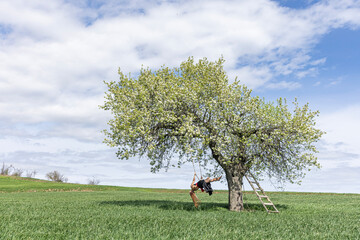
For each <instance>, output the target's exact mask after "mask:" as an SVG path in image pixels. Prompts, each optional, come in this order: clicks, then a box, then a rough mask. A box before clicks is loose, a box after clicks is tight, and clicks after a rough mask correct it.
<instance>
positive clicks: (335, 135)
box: [0, 0, 360, 193]
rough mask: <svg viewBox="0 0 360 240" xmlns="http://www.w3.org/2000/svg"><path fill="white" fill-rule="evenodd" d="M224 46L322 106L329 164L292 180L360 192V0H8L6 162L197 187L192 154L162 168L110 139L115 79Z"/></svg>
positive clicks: (232, 59)
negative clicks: (124, 157) (118, 152)
mask: <svg viewBox="0 0 360 240" xmlns="http://www.w3.org/2000/svg"><path fill="white" fill-rule="evenodd" d="M221 55H223V56H224V58H225V60H226V63H225V68H226V70H227V72H228V74H229V76H230V78H231V79H234V78H235V76H238V78H239V79H240V80H241V81H242V83H244V84H246V85H248V86H249V87H251V88H253V89H254V94H255V95H259V96H261V97H265V98H266V99H268V100H274V99H276V98H278V97H286V98H288V99H289V100H292V99H294V98H295V97H297V98H298V99H299V101H300V102H301V103H306V102H309V103H310V106H311V109H313V110H316V109H317V110H320V117H319V118H318V128H320V129H322V130H325V131H326V132H327V134H326V135H325V136H324V137H323V139H322V140H321V142H319V144H318V149H319V150H320V153H319V154H318V157H319V161H320V163H321V165H322V169H321V170H316V171H312V172H310V173H308V175H307V177H306V178H305V179H304V181H303V184H302V185H301V186H298V185H290V184H288V185H286V187H285V190H287V191H312V192H356V193H360V184H359V182H360V148H359V143H360V141H359V140H360V139H359V138H360V137H359V136H360V127H359V124H358V120H359V119H360V97H359V96H360V67H359V66H360V1H359V0H328V1H314V0H278V1H270V0H252V1H247V0H236V1H235V0H234V1H233V0H221V1H220V0H206V1H205V0H204V1H202V0H198V1H191V0H169V1H166V0H158V1H155V0H154V1H145V0H135V1H131V0H108V1H105V0H48V1H43V0H31V1H29V0H0V163H3V162H4V163H5V164H7V165H10V164H12V165H14V166H15V167H17V168H22V169H24V170H28V171H32V170H36V171H37V172H38V174H37V175H36V177H38V178H45V174H46V173H47V172H50V171H53V170H58V171H60V172H61V173H63V174H64V175H65V176H66V177H67V178H68V179H69V181H70V182H78V183H87V181H88V180H89V179H91V178H93V177H95V178H96V179H99V180H100V183H101V184H108V185H122V186H139V187H164V188H188V185H189V182H190V181H191V178H192V174H193V170H192V166H191V164H189V165H186V166H184V167H183V168H182V169H180V170H179V169H170V170H169V171H168V172H164V171H162V172H160V173H158V174H152V173H150V171H149V170H150V167H149V164H148V162H147V161H146V159H142V160H141V161H139V160H138V159H132V160H129V161H120V160H118V159H117V158H116V156H115V154H114V149H110V148H109V147H107V146H106V145H104V144H103V143H102V140H103V135H102V133H101V130H102V129H104V128H106V122H107V121H108V119H109V118H110V117H111V116H110V115H109V114H108V113H107V112H104V111H102V110H100V109H99V108H98V106H99V105H101V104H102V103H103V101H104V92H105V91H106V89H105V86H104V84H103V81H104V80H106V81H110V80H117V79H118V77H117V70H118V68H119V67H120V68H121V69H122V71H123V72H126V73H127V72H131V73H134V74H136V72H137V71H138V70H139V69H140V67H141V65H144V66H149V67H151V68H158V67H159V66H161V65H163V64H166V65H167V66H170V67H174V66H177V65H179V63H180V62H182V61H184V60H186V59H187V58H188V57H189V56H194V57H195V58H202V57H207V58H208V59H210V60H216V59H218V58H219V57H220V56H221ZM263 185H264V186H265V188H266V189H268V190H273V189H274V187H273V185H272V184H271V183H270V182H269V181H266V182H264V183H263ZM214 188H226V185H225V184H224V183H215V184H214Z"/></svg>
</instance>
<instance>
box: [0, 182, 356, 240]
mask: <svg viewBox="0 0 360 240" xmlns="http://www.w3.org/2000/svg"><path fill="white" fill-rule="evenodd" d="M268 195H269V196H270V198H271V199H272V201H273V202H274V203H275V205H276V206H277V208H278V209H279V211H280V213H279V214H267V213H266V212H265V210H264V209H263V207H262V205H261V204H260V202H259V201H258V200H257V199H256V197H255V195H254V194H251V193H250V192H248V193H247V194H246V197H245V200H246V203H245V207H246V211H244V212H240V213H238V212H230V211H228V210H227V192H226V191H218V192H215V193H214V194H213V195H212V196H211V197H209V196H208V195H207V194H204V193H199V194H198V196H199V198H200V199H201V201H202V204H201V205H200V207H199V208H198V209H196V208H194V206H193V203H192V201H191V198H190V196H189V194H188V190H169V189H144V188H125V187H111V186H99V185H97V186H91V185H81V184H66V183H54V182H48V181H43V180H34V179H27V178H15V177H8V176H0V214H1V218H0V239H360V228H359V226H360V206H359V204H360V194H320V193H289V192H271V193H268Z"/></svg>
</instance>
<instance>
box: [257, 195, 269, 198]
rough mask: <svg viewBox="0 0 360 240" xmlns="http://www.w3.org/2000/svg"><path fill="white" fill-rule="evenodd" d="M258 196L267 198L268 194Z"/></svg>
mask: <svg viewBox="0 0 360 240" xmlns="http://www.w3.org/2000/svg"><path fill="white" fill-rule="evenodd" d="M259 197H261V198H268V196H266V195H259Z"/></svg>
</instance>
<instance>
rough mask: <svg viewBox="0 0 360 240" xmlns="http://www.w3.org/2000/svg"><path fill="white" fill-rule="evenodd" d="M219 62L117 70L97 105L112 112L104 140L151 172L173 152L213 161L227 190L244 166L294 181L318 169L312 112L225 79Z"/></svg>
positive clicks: (188, 158)
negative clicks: (222, 174) (254, 93)
mask: <svg viewBox="0 0 360 240" xmlns="http://www.w3.org/2000/svg"><path fill="white" fill-rule="evenodd" d="M223 64H224V59H223V58H220V59H219V60H218V61H215V62H211V61H208V60H207V59H206V58H204V59H201V60H199V61H198V62H196V63H195V61H194V59H193V58H191V57H190V58H189V59H188V60H187V61H184V62H183V63H181V65H180V67H177V68H171V69H170V68H168V67H166V66H163V67H161V68H160V69H158V70H151V69H149V68H142V69H141V70H140V73H139V75H138V76H136V77H131V75H130V74H129V75H125V74H123V73H122V72H121V71H120V69H119V76H120V79H119V81H111V82H108V83H106V84H107V87H108V91H107V92H106V97H105V98H106V101H105V104H104V105H103V106H102V108H103V109H105V110H109V111H111V113H112V115H113V118H112V119H111V120H110V121H109V123H108V124H109V130H105V135H106V139H105V142H106V143H107V144H108V145H109V146H112V147H117V148H118V152H117V156H118V157H119V158H120V159H128V158H129V157H133V156H146V157H147V158H148V159H149V160H150V164H151V166H152V167H151V170H152V171H153V172H156V171H158V170H159V169H161V168H168V167H170V166H173V164H172V162H173V161H172V160H173V159H174V158H175V159H176V161H177V164H176V165H177V166H181V165H182V164H183V163H185V162H187V161H192V159H196V161H200V162H201V164H202V165H203V166H207V165H208V164H209V163H210V164H214V167H212V168H209V169H210V171H211V173H213V174H214V173H217V172H219V171H223V172H225V174H226V179H227V182H228V185H229V190H230V191H231V189H232V186H234V185H237V184H241V183H242V180H241V179H242V177H243V176H244V175H245V174H246V173H247V172H248V171H251V172H252V173H254V174H264V173H267V174H269V175H270V176H273V177H276V178H277V179H279V180H280V181H290V182H295V181H297V180H298V179H301V177H303V175H304V172H305V171H306V170H308V169H309V168H310V167H319V164H318V162H317V158H316V155H315V153H316V152H317V150H316V147H315V145H314V143H315V142H317V141H318V140H319V139H320V138H321V136H322V134H323V132H322V131H321V130H319V129H316V128H315V125H316V122H315V118H316V117H317V116H318V114H319V112H318V111H311V110H310V109H309V104H305V105H304V106H300V105H299V103H298V101H297V100H296V99H295V100H294V101H293V104H292V105H291V107H289V106H288V104H287V101H286V99H282V98H279V99H278V100H277V101H276V102H266V101H265V100H264V99H261V98H259V97H258V96H252V95H251V93H252V91H251V90H250V89H248V88H247V87H246V86H245V85H242V84H241V83H240V81H238V80H237V79H235V80H234V81H233V82H230V81H229V79H228V76H227V74H226V72H225V71H224V69H223ZM289 108H291V109H289ZM235 178H241V179H240V180H234V179H235ZM237 181H240V183H239V182H237ZM234 189H238V188H237V187H235V188H234ZM234 191H235V190H234ZM240 192H241V187H240ZM241 201H242V199H241ZM230 209H231V206H230ZM234 209H235V210H239V209H238V208H234Z"/></svg>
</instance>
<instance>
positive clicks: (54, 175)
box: [46, 171, 68, 182]
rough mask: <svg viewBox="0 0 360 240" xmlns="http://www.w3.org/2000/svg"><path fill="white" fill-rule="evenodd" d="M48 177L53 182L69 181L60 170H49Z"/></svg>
mask: <svg viewBox="0 0 360 240" xmlns="http://www.w3.org/2000/svg"><path fill="white" fill-rule="evenodd" d="M46 178H47V179H49V180H50V181H53V182H67V181H68V179H67V178H66V177H64V175H62V174H61V173H59V172H58V171H53V172H49V173H47V174H46Z"/></svg>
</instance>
